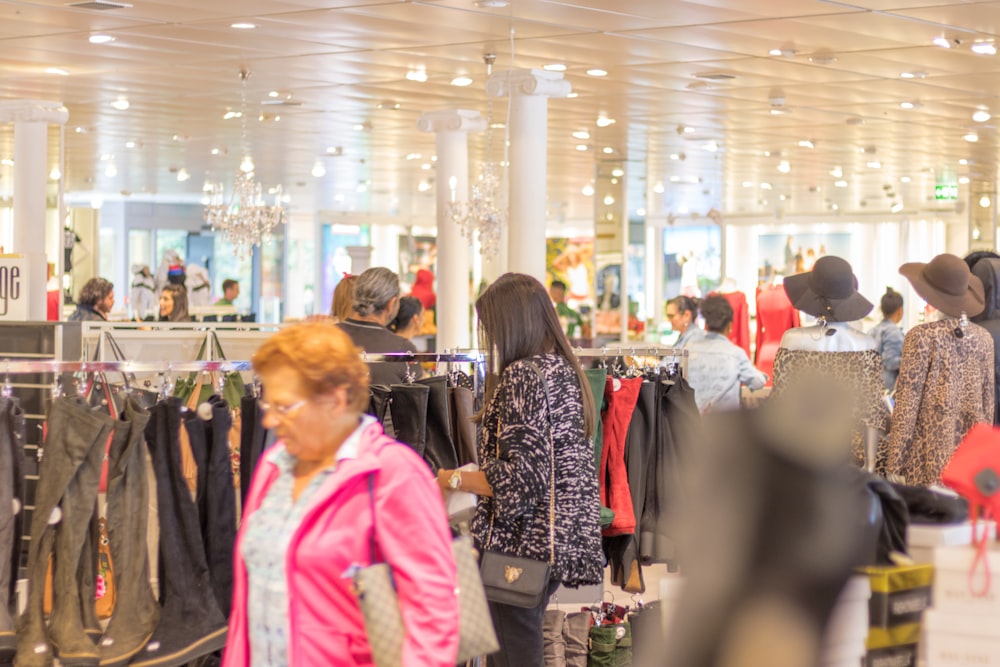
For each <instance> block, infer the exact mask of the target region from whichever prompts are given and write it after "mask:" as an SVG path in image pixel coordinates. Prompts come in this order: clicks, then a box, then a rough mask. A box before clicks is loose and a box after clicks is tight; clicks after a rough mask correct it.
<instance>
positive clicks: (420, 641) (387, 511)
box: [222, 423, 458, 667]
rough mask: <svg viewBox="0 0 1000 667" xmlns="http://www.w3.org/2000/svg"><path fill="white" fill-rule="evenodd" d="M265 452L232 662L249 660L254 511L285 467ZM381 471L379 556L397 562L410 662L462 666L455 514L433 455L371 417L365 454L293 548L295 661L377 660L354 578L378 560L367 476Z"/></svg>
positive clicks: (241, 574)
mask: <svg viewBox="0 0 1000 667" xmlns="http://www.w3.org/2000/svg"><path fill="white" fill-rule="evenodd" d="M281 446H282V444H281V443H278V444H277V445H275V447H274V448H272V449H271V450H270V452H268V453H265V454H264V457H263V458H262V459H261V462H260V465H259V466H258V468H257V471H256V473H255V474H254V478H253V482H252V483H251V486H250V492H249V494H248V495H247V501H246V505H245V507H244V509H243V517H244V522H243V526H242V527H241V529H240V532H239V535H238V536H237V539H236V549H235V553H234V561H235V564H234V572H233V573H234V581H233V607H232V614H231V616H230V619H229V638H228V641H227V643H226V651H225V654H224V655H223V659H222V665H223V667H247V666H248V665H249V664H250V650H249V643H248V640H247V571H246V567H245V565H244V563H243V558H242V553H241V547H242V543H243V538H244V531H245V530H246V525H247V522H246V518H247V517H249V516H250V515H251V514H253V512H254V511H255V510H257V509H258V508H259V507H260V504H261V501H262V499H263V498H264V496H265V495H266V494H267V490H268V488H269V487H270V486H271V484H272V483H273V482H274V480H275V479H276V477H277V475H278V468H277V467H276V466H275V465H274V463H273V462H272V458H273V456H274V453H275V451H276V450H277V449H278V448H279V447H281ZM371 473H375V478H374V482H375V486H374V488H375V513H376V522H377V523H376V533H375V534H376V537H377V541H378V551H379V554H378V558H379V560H385V561H386V562H388V563H389V564H390V565H391V566H392V569H393V574H394V578H395V582H396V589H397V591H398V594H399V605H400V610H401V612H402V616H403V623H404V625H405V626H406V628H407V636H406V640H405V642H404V644H403V663H402V665H403V667H438V666H439V667H453V666H454V665H455V663H456V655H457V653H458V600H457V597H456V588H457V575H456V572H455V560H454V556H453V554H452V547H451V534H450V532H449V529H448V517H447V515H446V513H445V509H444V504H443V502H442V500H441V492H440V489H439V488H438V485H437V482H436V480H435V478H434V476H433V474H432V473H431V471H430V469H429V468H428V467H427V464H425V463H424V462H423V460H421V459H420V457H419V456H418V455H417V453H416V452H414V451H413V450H412V449H410V448H409V447H408V446H406V445H403V444H400V443H397V442H396V441H395V440H393V439H392V438H389V437H388V436H387V435H385V433H384V432H383V431H382V427H381V425H379V424H377V423H375V424H371V425H370V426H369V427H368V428H366V429H365V431H364V432H363V433H362V436H361V443H360V445H359V447H358V457H357V458H356V459H345V460H343V461H341V462H340V463H339V464H338V466H337V469H336V471H334V472H333V473H332V474H331V475H330V476H329V478H328V479H327V480H326V482H324V484H323V486H322V487H321V488H320V489H319V491H317V493H316V496H315V497H313V498H312V499H311V500H310V501H309V502H310V507H309V509H308V510H307V511H306V514H305V516H304V517H303V519H302V524H301V525H300V526H299V528H298V530H297V531H296V533H295V535H294V536H293V537H292V541H291V543H290V544H289V548H288V562H287V564H286V567H287V572H288V589H289V594H288V597H289V609H288V621H289V633H290V634H289V642H288V644H289V648H288V652H289V656H288V658H289V659H288V664H289V667H319V666H324V667H325V666H327V665H337V666H341V665H342V666H344V667H348V666H356V665H371V664H372V659H371V650H370V648H369V646H368V640H367V638H366V635H365V628H364V621H363V619H362V617H361V610H360V609H359V607H358V603H357V599H356V598H355V596H354V594H353V593H352V592H351V580H350V579H349V578H345V577H344V573H345V571H347V570H348V569H349V568H350V567H351V566H352V565H362V566H364V565H367V564H368V563H369V560H370V558H369V535H370V533H371V530H372V512H371V508H370V504H369V502H370V500H369V494H368V476H369V474H371Z"/></svg>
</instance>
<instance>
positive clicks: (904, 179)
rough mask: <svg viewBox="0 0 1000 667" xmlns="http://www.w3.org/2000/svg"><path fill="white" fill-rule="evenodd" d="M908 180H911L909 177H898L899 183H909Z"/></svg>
mask: <svg viewBox="0 0 1000 667" xmlns="http://www.w3.org/2000/svg"><path fill="white" fill-rule="evenodd" d="M910 180H911V179H910V177H909V176H900V177H899V182H900V183H909V182H910Z"/></svg>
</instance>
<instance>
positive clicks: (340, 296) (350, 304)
mask: <svg viewBox="0 0 1000 667" xmlns="http://www.w3.org/2000/svg"><path fill="white" fill-rule="evenodd" d="M357 279H358V277H357V276H352V275H351V274H349V273H345V274H344V277H343V278H341V279H340V282H339V283H337V287H335V288H334V290H333V301H332V303H331V304H330V317H332V318H333V321H334V322H343V321H344V320H346V319H348V318H350V317H351V314H352V313H353V312H354V283H355V282H356V281H357Z"/></svg>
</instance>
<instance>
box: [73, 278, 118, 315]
mask: <svg viewBox="0 0 1000 667" xmlns="http://www.w3.org/2000/svg"><path fill="white" fill-rule="evenodd" d="M114 307H115V286H114V285H112V284H111V281H110V280H105V279H104V278H91V279H90V280H88V281H87V282H86V284H84V286H83V289H81V290H80V298H79V299H77V306H76V310H75V311H74V312H73V314H72V315H70V316H69V318H68V319H69V321H70V322H105V321H107V319H108V313H110V312H111V309H112V308H114Z"/></svg>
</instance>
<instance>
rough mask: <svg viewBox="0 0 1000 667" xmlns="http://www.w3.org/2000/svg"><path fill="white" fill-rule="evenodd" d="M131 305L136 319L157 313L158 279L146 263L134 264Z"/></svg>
mask: <svg viewBox="0 0 1000 667" xmlns="http://www.w3.org/2000/svg"><path fill="white" fill-rule="evenodd" d="M129 305H130V306H131V307H132V317H133V318H134V319H136V320H144V319H146V318H147V317H150V316H153V315H155V314H156V311H157V309H158V308H159V304H158V303H157V298H156V281H155V280H154V279H153V274H152V273H151V272H150V270H149V266H148V265H146V264H133V265H132V285H131V289H130V290H129Z"/></svg>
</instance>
